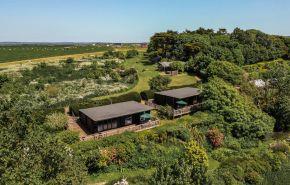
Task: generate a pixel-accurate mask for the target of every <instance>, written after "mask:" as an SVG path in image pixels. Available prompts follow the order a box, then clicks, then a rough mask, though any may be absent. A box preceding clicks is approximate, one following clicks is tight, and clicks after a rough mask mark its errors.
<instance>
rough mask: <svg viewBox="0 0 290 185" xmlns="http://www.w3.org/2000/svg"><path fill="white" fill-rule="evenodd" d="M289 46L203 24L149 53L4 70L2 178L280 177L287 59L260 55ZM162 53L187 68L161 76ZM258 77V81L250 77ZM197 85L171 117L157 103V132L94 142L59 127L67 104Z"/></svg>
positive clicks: (156, 180)
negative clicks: (191, 100) (191, 104)
mask: <svg viewBox="0 0 290 185" xmlns="http://www.w3.org/2000/svg"><path fill="white" fill-rule="evenodd" d="M284 47H288V48H286V49H285V48H284ZM288 52H289V42H288V41H287V39H286V38H284V37H279V36H270V35H266V34H263V33H262V32H260V31H255V30H249V31H242V30H240V29H236V30H235V31H234V32H233V33H226V31H225V30H219V31H218V32H216V33H214V32H213V31H212V30H205V29H199V30H197V31H186V32H184V33H180V34H178V33H176V32H167V33H159V34H155V35H154V36H153V37H152V39H151V42H150V44H149V49H148V53H147V54H146V55H147V56H148V58H149V60H147V58H146V57H143V55H142V56H141V55H140V54H139V53H137V52H136V51H134V50H130V51H128V52H127V53H122V52H116V51H111V50H110V51H108V52H105V53H104V55H103V56H101V57H99V58H93V59H92V60H90V61H86V62H77V61H75V60H73V59H72V58H69V59H67V60H65V61H62V62H60V63H59V64H58V65H49V64H45V63H41V64H39V65H37V66H35V67H33V68H32V69H27V70H23V71H19V72H17V73H15V74H13V75H12V74H1V75H0V137H1V138H0V164H1V165H0V184H86V183H88V182H90V183H92V184H93V183H98V182H100V183H102V182H105V183H107V184H114V183H115V182H116V181H118V180H120V178H123V177H124V178H127V180H128V181H129V183H130V184H138V185H140V184H141V185H142V184H144V185H145V184H150V185H151V184H152V185H154V184H156V185H157V184H158V185H175V184H182V185H189V184H197V185H199V184H213V185H232V184H274V183H275V184H285V182H286V183H287V182H289V180H290V179H289V161H290V159H289V152H290V148H289V141H287V139H288V138H289V128H290V126H289V119H290V117H289V116H290V108H289V107H290V104H289V103H290V101H289V99H290V94H289V92H290V85H289V84H290V82H289V80H290V78H289V76H290V67H289V66H290V65H289V61H287V60H283V59H277V60H273V61H267V62H265V61H264V60H272V59H276V58H280V57H283V58H285V59H286V58H287V57H288V54H289V53H288ZM251 53H252V55H251ZM265 53H266V54H265ZM132 57H133V58H132ZM124 60H126V61H124ZM158 60H173V61H174V62H173V63H172V66H171V67H172V68H174V69H175V70H179V71H180V72H182V71H186V72H184V73H182V74H180V75H178V76H172V77H169V76H165V75H164V74H163V73H159V72H158V71H156V67H157V66H156V65H155V64H152V62H154V61H158ZM245 64H249V65H245ZM195 74H197V75H199V76H200V78H201V82H200V83H199V84H195V83H196V78H195V76H194V75H195ZM256 79H261V80H264V81H265V85H264V86H262V87H257V86H255V85H253V82H252V80H256ZM193 84H195V85H196V86H198V87H200V88H201V89H202V99H203V104H202V108H201V109H200V110H198V112H195V113H192V114H190V115H187V116H183V117H181V118H177V119H174V120H168V119H167V117H170V115H167V114H168V113H169V112H171V109H172V108H171V107H168V106H164V107H162V108H161V110H160V111H157V113H156V112H155V111H154V116H155V115H156V116H158V117H159V118H160V119H161V125H160V126H159V127H156V128H154V129H151V130H146V131H142V132H126V133H124V134H121V135H115V136H111V137H107V138H103V139H101V140H91V141H79V137H78V133H74V132H72V131H68V130H66V128H67V117H66V116H65V115H64V113H63V108H64V107H65V106H68V105H69V106H70V109H71V111H73V112H74V113H75V114H76V115H77V113H78V109H79V108H87V107H92V106H97V105H103V104H110V103H115V102H121V101H128V100H136V101H141V98H144V96H147V98H150V97H152V91H156V90H163V89H168V88H173V87H177V86H188V85H191V86H192V85H193ZM150 89H151V90H152V91H151V90H150ZM116 92H117V93H116ZM114 93H116V94H114ZM76 95H79V96H76ZM155 113H156V114H155ZM273 131H279V133H277V132H273ZM88 177H89V178H88Z"/></svg>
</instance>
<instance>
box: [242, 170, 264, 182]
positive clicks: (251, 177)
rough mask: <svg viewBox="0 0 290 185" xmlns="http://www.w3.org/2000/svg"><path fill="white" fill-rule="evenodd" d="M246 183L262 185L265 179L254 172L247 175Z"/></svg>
mask: <svg viewBox="0 0 290 185" xmlns="http://www.w3.org/2000/svg"><path fill="white" fill-rule="evenodd" d="M245 181H246V182H247V183H249V184H260V183H261V182H262V181H263V178H262V177H261V176H260V175H259V173H257V172H255V171H252V172H248V173H247V174H246V176H245Z"/></svg>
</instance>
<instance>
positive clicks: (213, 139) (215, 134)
mask: <svg viewBox="0 0 290 185" xmlns="http://www.w3.org/2000/svg"><path fill="white" fill-rule="evenodd" d="M206 137H207V138H208V140H209V141H210V143H211V145H212V146H213V147H214V148H217V147H220V146H221V145H222V143H223V141H224V134H223V133H221V132H220V130H219V129H218V128H212V129H210V130H208V131H207V133H206Z"/></svg>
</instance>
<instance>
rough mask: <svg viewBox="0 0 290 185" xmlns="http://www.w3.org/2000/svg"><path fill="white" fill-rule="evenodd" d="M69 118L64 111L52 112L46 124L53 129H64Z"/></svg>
mask: <svg viewBox="0 0 290 185" xmlns="http://www.w3.org/2000/svg"><path fill="white" fill-rule="evenodd" d="M67 123H68V118H67V115H65V114H64V113H52V114H50V115H48V116H47V117H46V120H45V125H46V126H48V127H49V128H50V129H51V130H55V131H59V130H64V129H65V128H66V126H67Z"/></svg>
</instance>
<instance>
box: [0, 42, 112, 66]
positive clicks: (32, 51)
mask: <svg viewBox="0 0 290 185" xmlns="http://www.w3.org/2000/svg"><path fill="white" fill-rule="evenodd" d="M109 49H112V47H107V46H93V45H84V46H80V45H64V46H61V45H51V46H50V45H47V46H46V45H17V46H0V63H3V62H12V61H19V60H29V59H36V58H45V57H53V56H63V55H72V54H82V53H93V52H100V51H106V50H109Z"/></svg>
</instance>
